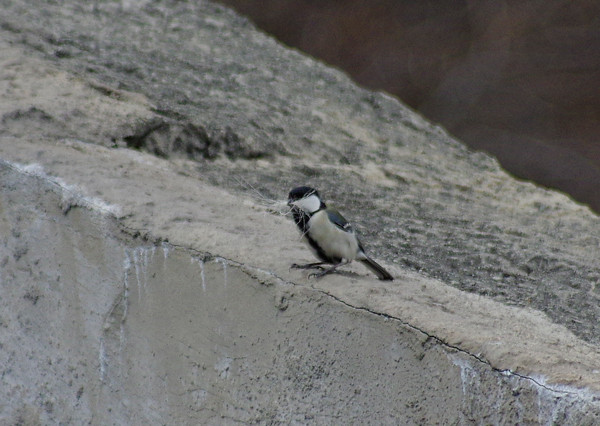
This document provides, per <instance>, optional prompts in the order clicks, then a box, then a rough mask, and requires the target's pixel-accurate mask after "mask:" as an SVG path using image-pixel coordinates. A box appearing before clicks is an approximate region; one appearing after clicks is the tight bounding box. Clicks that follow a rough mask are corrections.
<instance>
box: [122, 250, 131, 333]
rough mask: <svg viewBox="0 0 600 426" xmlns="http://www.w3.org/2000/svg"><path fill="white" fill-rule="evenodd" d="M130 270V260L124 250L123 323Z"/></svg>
mask: <svg viewBox="0 0 600 426" xmlns="http://www.w3.org/2000/svg"><path fill="white" fill-rule="evenodd" d="M130 270H131V258H130V257H129V253H127V250H125V259H124V260H123V297H124V298H125V300H124V301H123V303H125V308H124V313H123V321H124V320H125V318H126V317H127V309H128V307H129V271H130Z"/></svg>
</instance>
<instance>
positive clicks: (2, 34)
mask: <svg viewBox="0 0 600 426" xmlns="http://www.w3.org/2000/svg"><path fill="white" fill-rule="evenodd" d="M2 7H3V11H4V13H3V15H2V16H1V17H0V23H1V24H2V31H0V65H1V66H0V69H1V71H0V72H1V74H0V84H1V85H0V95H1V96H2V99H3V102H2V103H0V116H1V117H2V128H1V129H0V158H2V159H3V160H4V161H6V162H5V163H3V166H2V170H3V175H2V176H3V177H2V179H3V180H2V194H1V196H2V204H0V207H1V209H2V210H1V214H2V222H1V224H2V227H3V229H4V230H5V231H4V232H3V233H2V235H3V236H4V241H3V244H2V246H1V247H2V255H1V259H0V260H1V261H2V262H4V266H5V268H4V269H3V275H2V285H3V288H5V289H7V290H6V294H7V296H6V297H3V299H2V303H3V304H4V305H3V312H6V313H5V314H3V315H5V316H6V317H8V318H9V319H8V320H7V321H6V322H5V324H7V326H6V327H5V329H4V331H3V333H4V335H3V336H4V337H3V338H2V342H1V343H2V344H3V345H4V346H5V348H10V349H9V350H8V351H7V352H6V353H7V354H9V355H7V356H8V357H9V358H10V357H11V355H10V354H11V353H14V355H12V358H10V359H7V363H6V364H5V365H7V366H8V367H7V368H6V369H5V370H4V374H5V377H8V376H9V375H10V377H11V380H12V381H11V382H10V384H11V385H10V386H9V387H6V388H5V389H6V391H5V392H6V394H5V398H3V399H4V400H6V401H8V402H7V403H6V408H5V409H4V408H3V409H2V412H3V413H6V415H5V418H7V419H10V420H15V419H17V418H18V417H19V416H21V417H22V418H23V419H25V418H33V419H35V418H39V419H40V421H42V423H44V422H46V421H75V420H76V421H79V420H81V421H85V420H91V421H96V420H97V421H98V422H100V423H104V422H105V421H106V420H108V419H115V422H120V421H124V422H128V421H131V422H134V423H141V422H148V421H150V422H160V421H163V422H173V423H177V422H185V421H190V422H193V421H198V420H205V421H214V422H216V421H226V420H230V421H238V420H239V421H245V422H252V421H259V422H260V421H263V422H270V421H282V422H290V421H291V422H307V421H309V420H314V421H316V422H323V423H326V422H328V420H327V419H337V420H339V421H340V422H342V421H343V422H346V421H352V420H354V421H357V422H361V423H362V422H364V421H366V420H372V421H374V422H377V423H381V422H399V421H406V422H413V423H422V422H427V421H428V420H431V419H436V418H438V417H437V416H439V415H440V412H442V413H444V414H445V415H447V416H448V417H447V418H448V421H449V422H453V421H456V422H464V423H468V422H470V421H472V420H473V421H477V420H478V419H484V421H489V422H491V423H496V422H509V423H514V422H525V421H541V422H545V421H550V420H552V419H559V420H565V421H566V422H572V423H573V424H576V423H580V422H581V421H592V419H594V418H595V416H596V415H597V413H598V404H597V402H596V401H595V396H594V395H595V394H594V393H593V392H596V391H598V390H600V384H599V383H600V381H599V378H598V377H597V376H598V375H599V373H598V370H597V365H598V361H599V358H600V354H599V352H598V348H597V345H598V343H600V342H599V340H598V335H599V334H598V321H597V318H598V314H599V312H600V308H599V307H598V305H599V304H598V302H599V301H600V300H599V299H600V297H599V293H598V292H599V290H597V289H596V283H597V282H598V279H599V278H600V271H599V270H598V267H597V265H596V259H597V258H598V254H599V251H600V249H599V247H600V245H599V238H598V237H599V236H598V231H597V225H598V218H597V217H596V216H595V215H593V214H592V213H591V212H590V211H589V210H588V209H586V208H583V207H581V206H579V205H576V204H575V203H573V202H572V201H570V200H569V199H568V198H566V197H564V196H563V195H560V194H558V193H554V192H551V191H546V190H542V189H540V188H536V187H535V186H533V185H531V184H528V183H523V182H519V181H515V180H514V179H512V178H511V177H510V176H508V175H507V174H506V173H504V172H503V171H502V170H501V169H499V167H498V166H497V164H496V163H495V162H494V161H493V160H492V159H490V158H489V157H486V156H485V155H482V154H478V153H473V152H471V151H468V150H467V149H465V148H464V147H463V146H462V145H461V144H460V143H458V142H456V141H454V140H453V139H451V138H450V137H449V136H448V135H446V134H445V132H444V131H443V130H442V129H439V128H437V127H435V126H431V125H430V124H428V123H426V122H425V121H423V120H422V119H421V118H419V117H418V116H417V115H415V114H414V113H412V112H411V111H410V110H408V109H407V108H405V107H403V106H402V105H401V104H400V103H399V102H397V101H396V100H394V99H392V98H390V97H388V96H385V95H383V94H377V93H371V92H368V91H365V90H362V89H360V88H357V87H355V86H354V85H353V84H352V83H351V82H350V81H349V80H348V79H347V78H346V77H345V76H343V75H342V74H340V73H339V72H337V71H335V70H331V69H329V68H327V67H324V66H323V65H321V64H318V63H316V62H314V61H312V60H311V59H309V58H307V57H304V56H302V55H300V54H298V53H296V52H293V51H290V50H287V49H285V48H284V47H282V46H280V45H278V44H277V43H276V42H274V41H273V40H271V39H269V38H268V37H266V36H264V35H263V34H261V33H258V32H256V31H255V30H254V29H253V28H252V27H251V26H250V25H249V24H248V23H247V22H246V21H245V20H243V19H241V18H239V17H237V16H235V15H234V14H233V13H231V12H229V11H227V10H225V9H223V8H220V7H217V6H215V5H212V4H210V3H204V2H197V3H193V4H189V3H186V2H153V3H151V4H150V3H148V4H146V3H145V2H140V3H135V2H129V3H126V4H125V3H124V4H121V3H110V2H102V3H98V4H96V5H95V6H93V7H91V6H90V7H88V6H84V5H78V4H71V3H69V2H57V3H52V4H45V5H44V6H43V7H41V6H39V5H37V4H35V5H34V3H33V2H32V3H31V4H29V5H28V4H27V2H6V1H5V2H2ZM153 129H154V130H153ZM153 132H155V133H156V134H155V135H153V136H151V137H150V136H149V135H151V134H152V133H153ZM133 148H138V149H140V150H144V151H147V152H139V151H137V150H135V149H133ZM32 163H37V164H39V165H40V167H41V169H39V168H36V167H32V166H30V167H29V168H27V167H22V166H18V164H22V165H30V164H32ZM41 170H43V172H42V171H41ZM52 176H54V177H52ZM21 181H23V182H21ZM304 183H310V184H312V185H314V186H316V187H318V188H319V189H320V190H321V192H322V193H323V195H324V196H325V198H326V199H328V200H331V201H332V202H334V203H336V204H337V205H338V207H339V208H340V209H341V210H342V211H343V212H344V214H345V216H347V217H348V218H349V219H351V220H352V221H353V222H354V224H355V227H356V228H357V229H358V231H359V232H360V233H361V235H362V236H363V239H364V241H365V245H366V247H367V249H368V250H369V251H370V252H371V253H372V254H373V256H374V257H375V258H376V259H378V260H381V261H382V263H384V264H386V267H389V268H390V270H392V271H393V273H394V274H395V275H396V276H397V277H398V278H397V280H396V281H394V282H393V283H385V284H384V283H380V282H378V281H375V280H373V277H372V276H370V275H368V273H367V272H366V271H365V270H364V269H361V266H360V265H356V266H352V267H350V268H348V272H347V273H345V274H339V275H334V276H331V277H327V279H322V280H319V281H314V280H308V279H307V278H306V275H303V273H301V272H298V271H290V270H288V266H289V265H290V264H291V263H292V262H294V261H297V260H304V259H306V260H310V253H309V252H308V250H306V249H305V248H304V247H303V246H302V245H301V244H300V242H299V240H298V236H297V234H296V231H295V229H294V226H293V224H291V223H290V221H289V220H288V219H287V218H286V217H282V216H280V215H279V214H278V210H277V206H276V205H273V204H272V203H270V202H269V200H268V199H262V198H260V197H267V198H270V199H275V200H281V199H283V198H284V197H285V196H286V194H287V191H288V190H289V189H290V187H292V186H293V185H296V184H304ZM256 191H258V192H259V193H257V192H256ZM43 194H46V196H42V195H43ZM53 194H54V195H53ZM100 200H102V201H100ZM263 202H266V203H267V204H268V205H267V206H266V207H265V206H263V205H261V203H263ZM21 210H23V213H20V212H21ZM81 215H83V216H81ZM80 216H81V217H80ZM18 217H22V219H17V218H18ZM73 221H74V222H73ZM31 223H34V224H37V225H35V226H32V225H31ZM44 224H47V225H48V226H45V225H44ZM165 241H168V242H169V243H168V244H167V245H166V246H163V245H162V242H165ZM165 247H173V249H172V250H171V251H169V250H168V249H166V248H165ZM164 250H167V251H169V252H168V253H167V254H169V255H168V256H167V255H166V254H164V255H163V253H166V252H164ZM161 251H163V253H161ZM45 253H48V255H45ZM171 255H172V256H171ZM61 256H62V257H61ZM161 256H163V257H161ZM165 256H166V257H165ZM2 259H5V260H2ZM215 259H216V260H217V261H215ZM199 260H201V261H202V262H204V264H203V265H204V266H206V269H205V270H204V272H203V270H202V268H201V267H200V266H199V265H201V263H198V262H199ZM224 267H225V268H226V271H227V276H226V277H225V275H224V274H225V270H223V268H224ZM267 271H268V272H267ZM220 274H222V275H220ZM59 276H60V277H61V278H60V280H59V278H58V277H59ZM221 278H222V279H223V280H224V281H226V282H227V285H228V287H227V289H225V288H224V282H223V283H222V284H223V287H219V290H214V292H210V291H208V290H209V289H211V288H214V289H217V287H216V286H217V283H218V282H219V281H220V280H221ZM261 283H262V284H261ZM203 284H204V286H203ZM84 286H85V287H84ZM204 287H206V289H207V290H206V293H204V291H205V290H204ZM9 289H10V290H9ZM76 289H79V290H81V291H82V292H83V291H84V290H85V295H84V296H81V297H77V298H76V299H77V300H73V301H72V302H69V301H71V300H72V299H71V298H73V297H75V296H74V295H73V294H74V293H73V292H74V291H75V290H76ZM90 289H93V290H90ZM96 289H98V291H95V290H96ZM88 293H90V294H88ZM8 295H9V296H8ZM204 298H205V299H204ZM45 303H47V304H45ZM38 310H39V311H38ZM72 311H73V312H72ZM39 312H43V313H44V314H43V315H42V314H40V313H39ZM28 315H32V317H31V318H30V319H29V320H26V318H28ZM87 316H89V318H87ZM219 318H222V319H223V321H224V322H223V324H227V327H225V328H221V329H219V324H221V322H220V321H219ZM265 318H266V319H265ZM236 319H239V324H238V323H236ZM64 321H70V323H69V324H71V325H70V326H69V327H66V326H65V327H63V328H64V329H62V328H61V326H60V325H59V324H63V325H64ZM44 326H48V327H49V330H50V332H49V333H48V335H47V336H45V339H46V340H42V341H41V343H39V345H38V344H36V343H35V340H36V336H38V334H39V333H42V330H43V329H44ZM81 327H83V328H85V330H84V331H81V332H80V334H79V335H78V336H79V337H68V336H69V333H73V332H74V331H73V330H75V329H77V330H79V328H81ZM203 327H206V329H203ZM348 331H350V332H351V334H350V335H348V334H347V333H348ZM28 333H29V334H28ZM361 333H362V334H361ZM23 336H30V337H28V340H27V342H26V343H27V344H26V345H24V346H23V345H22V339H24V338H25V337H23ZM251 336H254V337H255V339H254V340H253V337H251ZM19 339H21V340H19ZM394 339H396V340H394ZM63 340H64V343H62V342H63ZM72 342H82V344H81V348H80V349H78V350H79V351H80V352H77V353H76V352H75V351H74V349H70V348H71V347H72V345H73V344H74V343H72ZM393 342H396V343H397V345H399V346H394V343H393ZM424 342H425V344H424ZM59 343H60V347H59ZM390 345H391V346H390ZM13 348H14V349H13ZM29 348H30V349H29ZM65 348H66V349H65ZM11 351H12V352H11ZM27 351H29V352H27ZM261 351H262V352H261ZM46 353H48V354H50V355H48V356H46ZM265 353H266V354H267V356H268V357H273V362H274V364H273V363H270V361H269V362H267V360H265V359H263V358H261V354H262V355H264V354H265ZM395 354H396V355H397V357H396V355H395ZM244 357H246V358H244ZM386 357H387V358H386ZM395 357H396V358H395ZM420 357H422V358H421V361H419V358H420ZM59 358H60V359H64V360H66V361H60V362H59V361H58V359H59ZM414 358H416V359H417V360H416V361H415V360H414ZM384 359H385V361H384ZM422 360H426V361H427V362H425V363H423V362H422ZM49 361H50V362H49ZM61 363H63V364H61ZM78 363H81V365H82V366H81V368H80V370H77V368H78V367H76V366H77V365H79V364H78ZM386 363H388V364H386ZM394 363H396V364H394ZM83 364H85V365H83ZM384 364H385V365H384ZM57 365H58V366H57ZM390 365H397V366H396V367H390ZM67 366H70V367H67ZM203 366H204V368H203ZM71 368H75V369H71ZM270 368H271V369H272V371H270V370H269V369H270ZM34 371H35V372H36V374H33V372H34ZM9 373H10V374H9ZM84 373H85V377H87V378H89V380H90V382H89V385H88V386H86V385H85V384H84V383H83V382H82V383H81V384H80V383H79V381H78V380H79V379H78V377H81V375H83V374H84ZM391 373H395V374H396V376H393V375H392V376H391V377H399V378H398V379H393V378H390V374H391ZM75 374H78V376H77V377H75ZM121 374H123V376H121ZM269 374H275V375H274V376H270V375H269ZM346 374H348V376H345V375H346ZM69 375H72V377H71V378H70V379H63V378H65V377H69ZM263 380H264V382H261V384H260V385H259V384H258V382H259V381H263ZM386 380H388V381H389V382H386ZM357 383H359V385H357ZM432 383H434V384H432ZM436 383H440V385H439V387H435V386H436V385H435V384H436ZM566 385H568V386H570V387H565V386H566ZM82 386H83V390H80V389H81V387H82ZM580 387H581V388H582V389H583V390H579V388H580ZM44 389H47V391H45V390H44ZM273 389H274V390H273ZM332 389H339V392H338V391H337V390H332ZM88 391H89V392H88ZM42 394H43V395H44V396H43V397H42V396H40V395H42ZM247 394H248V395H250V396H248V399H244V398H245V397H246V395H247ZM73 395H74V396H73ZM78 395H79V396H78ZM167 397H168V400H167V399H166V398H167ZM73 398H75V399H73ZM250 398H252V399H250ZM79 400H82V401H84V402H81V404H84V403H85V404H87V405H86V407H87V408H85V410H82V411H81V412H74V411H69V410H66V409H64V407H67V406H69V407H71V406H72V404H73V402H74V401H79ZM16 401H20V402H19V403H17V402H16ZM19 404H21V405H19ZM498 406H501V407H502V408H501V409H498ZM48 407H54V408H52V409H49V408H48ZM153 407H155V408H153ZM348 407H351V408H348ZM355 407H358V408H355ZM361 407H362V408H361ZM398 407H400V408H398ZM440 407H444V408H443V410H441V409H440ZM109 408H110V410H111V411H110V412H108V409H109ZM352 410H355V411H352ZM290 413H293V414H290ZM78 415H80V416H81V417H77V416H78ZM36 416H37V417H36ZM306 416H308V417H306ZM310 416H314V417H312V418H311V417H310ZM561 416H563V417H564V418H563V417H561Z"/></svg>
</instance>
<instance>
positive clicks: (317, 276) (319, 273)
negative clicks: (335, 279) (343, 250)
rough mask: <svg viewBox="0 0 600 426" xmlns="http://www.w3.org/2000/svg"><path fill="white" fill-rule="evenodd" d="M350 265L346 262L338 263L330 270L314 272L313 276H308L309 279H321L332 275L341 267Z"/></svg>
mask: <svg viewBox="0 0 600 426" xmlns="http://www.w3.org/2000/svg"><path fill="white" fill-rule="evenodd" d="M348 263H350V261H348V260H347V261H345V262H340V263H336V264H335V265H333V266H332V267H331V268H329V269H325V270H323V271H321V272H314V273H312V274H309V275H308V278H313V277H314V278H321V277H322V276H323V275H327V274H331V273H332V272H333V271H335V270H336V269H337V268H338V267H339V266H342V265H347V264H348Z"/></svg>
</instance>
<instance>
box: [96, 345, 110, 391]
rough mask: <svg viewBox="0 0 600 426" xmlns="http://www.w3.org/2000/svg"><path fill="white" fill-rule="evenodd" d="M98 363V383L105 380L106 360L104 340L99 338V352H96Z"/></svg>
mask: <svg viewBox="0 0 600 426" xmlns="http://www.w3.org/2000/svg"><path fill="white" fill-rule="evenodd" d="M98 361H99V362H100V381H101V382H104V379H105V378H106V366H107V365H108V360H107V358H106V349H105V348H104V339H103V338H102V337H101V338H100V350H99V351H98Z"/></svg>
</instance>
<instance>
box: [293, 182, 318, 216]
mask: <svg viewBox="0 0 600 426" xmlns="http://www.w3.org/2000/svg"><path fill="white" fill-rule="evenodd" d="M288 206H290V207H291V208H292V211H293V212H294V211H295V212H299V211H302V212H303V213H304V214H306V215H308V216H311V215H312V214H314V213H316V212H317V211H319V210H321V209H324V208H325V207H326V206H325V203H324V202H323V201H322V200H321V197H320V196H319V193H318V192H317V190H316V189H315V188H311V187H310V186H299V187H297V188H294V189H292V190H291V191H290V195H289V198H288Z"/></svg>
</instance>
